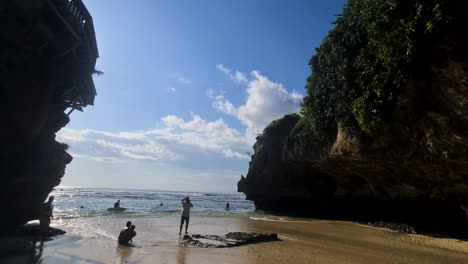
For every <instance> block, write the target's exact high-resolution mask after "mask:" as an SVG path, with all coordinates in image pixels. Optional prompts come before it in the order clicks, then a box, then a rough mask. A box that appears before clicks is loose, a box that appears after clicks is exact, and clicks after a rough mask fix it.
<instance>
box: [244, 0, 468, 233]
mask: <svg viewBox="0 0 468 264" xmlns="http://www.w3.org/2000/svg"><path fill="white" fill-rule="evenodd" d="M467 5H468V3H466V1H437V2H430V1H422V0H421V1H420V0H410V1H403V0H400V1H383V0H382V1H381V0H375V1H354V0H350V1H349V2H348V4H347V6H346V7H345V8H344V10H343V14H342V15H340V16H339V17H338V19H337V22H336V23H335V24H336V27H335V29H333V30H331V31H330V32H329V34H328V36H327V37H326V38H325V39H324V41H323V43H322V45H321V46H320V47H319V48H318V49H317V53H316V55H314V56H313V57H312V59H311V61H310V65H311V68H312V75H311V76H310V77H309V78H308V83H307V85H306V89H307V96H306V97H305V99H304V103H303V105H302V109H301V112H300V113H299V114H290V115H286V116H285V117H283V118H281V119H279V120H275V121H273V122H272V123H271V124H270V125H269V126H267V127H266V128H265V130H264V131H263V133H262V134H261V135H259V136H258V137H257V142H256V143H255V145H254V151H255V153H254V154H253V155H252V160H251V162H250V163H249V165H250V166H249V171H248V173H247V175H246V177H244V176H242V177H241V180H240V181H239V183H238V191H240V192H244V193H245V194H246V197H247V199H248V200H252V201H254V203H255V206H256V208H257V209H258V210H265V211H269V212H274V213H278V214H288V215H300V216H309V217H317V218H325V219H346V220H356V221H381V220H383V221H392V222H406V223H409V224H410V225H412V226H414V227H415V228H416V230H417V231H422V232H431V231H438V232H447V233H450V234H452V235H463V234H464V235H468V219H467V216H466V214H465V212H464V211H463V210H462V209H461V208H460V206H461V205H463V204H464V205H468V50H467V49H466V47H467V46H468V24H467V20H466V19H465V18H464V16H465V15H464V11H462V10H467V9H466V8H467Z"/></svg>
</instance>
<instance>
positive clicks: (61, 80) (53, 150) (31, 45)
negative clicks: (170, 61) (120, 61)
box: [0, 0, 99, 225]
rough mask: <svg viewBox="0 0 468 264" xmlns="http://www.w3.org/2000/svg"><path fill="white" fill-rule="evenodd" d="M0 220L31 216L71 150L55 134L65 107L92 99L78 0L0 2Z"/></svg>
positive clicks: (84, 21)
mask: <svg viewBox="0 0 468 264" xmlns="http://www.w3.org/2000/svg"><path fill="white" fill-rule="evenodd" d="M0 20H1V22H0V23H1V25H2V26H1V27H2V30H0V40H1V41H0V85H1V98H2V103H1V104H0V105H1V106H0V107H1V108H2V109H1V113H0V123H1V124H2V125H1V129H0V138H2V141H3V143H2V146H1V148H0V149H1V150H0V177H1V181H2V186H3V188H2V192H0V199H1V200H3V201H6V203H4V206H6V208H4V209H3V210H5V212H9V213H8V214H6V215H5V217H2V219H0V224H7V225H18V224H22V223H25V222H26V221H28V220H31V219H34V218H35V217H36V215H37V210H38V208H40V205H41V204H42V202H43V201H44V199H45V198H46V197H47V196H48V194H49V193H50V192H51V191H52V188H53V187H54V186H57V185H58V184H59V183H60V179H61V177H62V176H63V174H64V172H65V166H66V164H68V163H69V162H71V160H72V157H71V156H70V155H69V154H68V153H67V152H66V148H67V146H66V144H61V143H59V142H57V141H56V140H55V133H56V132H57V131H58V130H60V129H61V128H62V127H64V126H65V125H66V124H67V123H68V122H69V117H68V115H69V114H70V113H71V112H72V111H73V110H79V111H82V110H83V108H84V107H86V106H88V105H93V103H94V97H95V96H96V89H95V87H94V82H93V79H92V75H93V74H94V73H96V72H97V71H96V70H95V65H96V59H97V58H98V57H99V53H98V48H97V44H96V37H95V32H94V26H93V19H92V17H91V15H90V14H89V12H88V10H87V9H86V7H85V6H84V4H83V3H82V2H81V0H5V1H1V3H0Z"/></svg>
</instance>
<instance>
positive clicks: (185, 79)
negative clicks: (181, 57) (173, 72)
mask: <svg viewBox="0 0 468 264" xmlns="http://www.w3.org/2000/svg"><path fill="white" fill-rule="evenodd" d="M177 81H178V82H179V83H181V84H184V85H189V84H192V81H191V80H190V79H187V78H184V77H179V78H177Z"/></svg>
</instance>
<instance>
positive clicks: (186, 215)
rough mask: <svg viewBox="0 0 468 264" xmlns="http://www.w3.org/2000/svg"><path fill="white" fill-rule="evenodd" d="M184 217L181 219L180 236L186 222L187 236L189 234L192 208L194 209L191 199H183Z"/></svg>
mask: <svg viewBox="0 0 468 264" xmlns="http://www.w3.org/2000/svg"><path fill="white" fill-rule="evenodd" d="M181 202H182V216H181V217H180V230H179V235H180V234H181V233H182V226H183V225H184V221H185V234H187V229H188V225H189V220H190V208H191V207H193V204H192V203H191V202H190V198H189V197H185V198H184V199H182V201H181Z"/></svg>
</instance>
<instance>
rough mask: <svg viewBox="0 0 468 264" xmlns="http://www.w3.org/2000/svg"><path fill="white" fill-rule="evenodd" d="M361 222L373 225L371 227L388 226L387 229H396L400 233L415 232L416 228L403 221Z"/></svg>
mask: <svg viewBox="0 0 468 264" xmlns="http://www.w3.org/2000/svg"><path fill="white" fill-rule="evenodd" d="M363 224H365V225H369V226H373V227H380V228H388V229H391V230H393V231H397V232H398V233H402V234H416V230H415V229H414V228H413V227H411V226H409V225H408V224H405V223H391V222H383V221H378V222H368V223H363Z"/></svg>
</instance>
